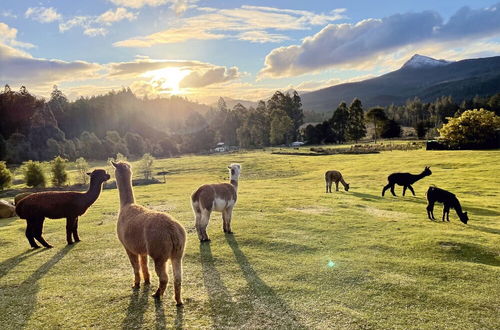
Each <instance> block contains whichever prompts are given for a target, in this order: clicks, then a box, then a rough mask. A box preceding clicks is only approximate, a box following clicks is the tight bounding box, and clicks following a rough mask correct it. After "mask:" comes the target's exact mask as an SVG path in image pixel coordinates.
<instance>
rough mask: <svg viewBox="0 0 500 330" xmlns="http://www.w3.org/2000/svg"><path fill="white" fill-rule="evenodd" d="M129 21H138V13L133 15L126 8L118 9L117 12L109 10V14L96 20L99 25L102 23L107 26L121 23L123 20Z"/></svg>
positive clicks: (106, 13) (104, 14) (102, 15)
mask: <svg viewBox="0 0 500 330" xmlns="http://www.w3.org/2000/svg"><path fill="white" fill-rule="evenodd" d="M125 19H126V20H129V21H133V20H135V19H137V13H133V12H130V11H128V10H127V9H125V8H121V7H120V8H116V10H115V11H113V10H111V9H110V10H108V11H107V12H105V13H103V14H101V15H100V16H99V17H97V19H96V20H95V21H96V22H97V23H102V24H105V25H111V24H112V23H115V22H119V21H122V20H125Z"/></svg>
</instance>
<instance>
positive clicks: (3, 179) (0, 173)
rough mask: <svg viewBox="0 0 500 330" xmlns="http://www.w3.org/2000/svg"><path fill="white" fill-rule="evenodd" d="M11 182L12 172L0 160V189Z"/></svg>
mask: <svg viewBox="0 0 500 330" xmlns="http://www.w3.org/2000/svg"><path fill="white" fill-rule="evenodd" d="M11 182H12V173H11V172H10V171H9V169H8V168H7V165H6V164H5V162H3V161H1V162H0V190H4V188H7V187H9V186H10V184H11Z"/></svg>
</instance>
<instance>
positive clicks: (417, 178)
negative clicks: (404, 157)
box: [413, 172, 427, 182]
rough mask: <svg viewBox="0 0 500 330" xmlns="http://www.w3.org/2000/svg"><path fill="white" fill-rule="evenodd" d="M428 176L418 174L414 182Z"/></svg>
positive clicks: (414, 177) (414, 176)
mask: <svg viewBox="0 0 500 330" xmlns="http://www.w3.org/2000/svg"><path fill="white" fill-rule="evenodd" d="M426 176H427V175H426V174H425V172H422V173H420V174H417V175H413V182H417V181H418V180H420V179H422V178H424V177H426Z"/></svg>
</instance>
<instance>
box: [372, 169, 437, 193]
mask: <svg viewBox="0 0 500 330" xmlns="http://www.w3.org/2000/svg"><path fill="white" fill-rule="evenodd" d="M431 174H432V172H431V170H430V166H426V167H425V168H424V170H423V171H422V173H420V174H416V175H415V174H410V173H392V174H391V175H389V176H388V177H387V180H388V181H389V183H388V184H387V185H386V186H385V187H384V189H383V190H382V196H384V194H385V191H386V190H387V189H389V188H391V193H392V195H393V196H396V194H395V193H394V185H395V184H397V185H399V186H403V196H404V195H405V192H406V188H408V189H410V191H411V193H412V194H413V196H415V191H414V190H413V187H412V186H411V185H412V184H414V183H415V182H417V181H418V180H420V179H422V178H424V177H426V176H429V175H431Z"/></svg>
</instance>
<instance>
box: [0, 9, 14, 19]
mask: <svg viewBox="0 0 500 330" xmlns="http://www.w3.org/2000/svg"><path fill="white" fill-rule="evenodd" d="M0 16H2V17H10V18H17V15H16V14H14V13H13V12H12V10H2V11H1V12H0Z"/></svg>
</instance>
